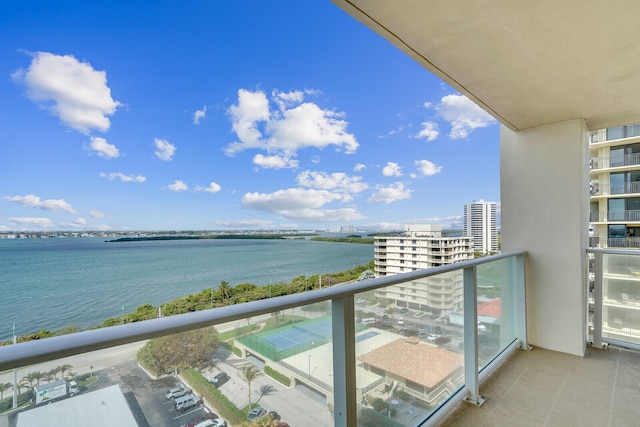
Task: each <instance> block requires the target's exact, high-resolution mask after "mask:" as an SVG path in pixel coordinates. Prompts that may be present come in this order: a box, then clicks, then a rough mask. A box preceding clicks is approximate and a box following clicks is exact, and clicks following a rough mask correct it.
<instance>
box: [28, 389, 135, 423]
mask: <svg viewBox="0 0 640 427" xmlns="http://www.w3.org/2000/svg"><path fill="white" fill-rule="evenodd" d="M88 425H90V426H92V427H113V426H118V427H138V423H137V422H136V420H135V418H134V417H133V414H132V413H131V409H129V405H128V404H127V401H126V399H125V398H124V396H123V394H122V391H120V386H118V385H113V386H111V387H106V388H103V389H100V390H96V391H93V392H91V393H86V394H80V395H77V396H74V397H71V398H68V399H63V400H58V401H53V402H51V403H48V404H44V405H42V406H38V407H36V408H34V409H31V410H28V411H25V412H21V413H20V414H18V422H17V424H16V426H17V427H36V426H37V427H47V426H50V427H59V426H64V427H85V426H88Z"/></svg>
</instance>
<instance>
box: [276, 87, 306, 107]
mask: <svg viewBox="0 0 640 427" xmlns="http://www.w3.org/2000/svg"><path fill="white" fill-rule="evenodd" d="M271 97H272V98H273V99H274V100H275V102H276V103H277V104H278V106H279V107H280V110H286V109H287V107H291V106H293V105H296V104H299V103H301V102H302V101H303V100H304V93H303V92H302V91H300V90H294V91H291V92H280V91H278V90H275V89H274V90H273V91H272V92H271Z"/></svg>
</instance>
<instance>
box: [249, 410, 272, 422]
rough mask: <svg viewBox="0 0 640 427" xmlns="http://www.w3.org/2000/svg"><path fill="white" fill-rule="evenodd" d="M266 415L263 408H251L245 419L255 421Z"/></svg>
mask: <svg viewBox="0 0 640 427" xmlns="http://www.w3.org/2000/svg"><path fill="white" fill-rule="evenodd" d="M266 413H267V410H266V409H264V408H253V409H252V410H250V411H249V415H247V418H248V419H250V420H255V419H256V418H260V417H261V416H263V415H264V414H266Z"/></svg>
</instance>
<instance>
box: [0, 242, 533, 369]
mask: <svg viewBox="0 0 640 427" xmlns="http://www.w3.org/2000/svg"><path fill="white" fill-rule="evenodd" d="M524 254H525V251H524V250H518V251H511V252H507V253H502V254H498V255H493V256H489V257H484V258H478V259H474V260H470V261H463V262H459V263H455V264H451V265H446V266H440V267H433V268H429V269H425V270H419V271H413V272H408V273H402V274H396V275H393V276H383V277H379V278H376V279H370V280H366V281H362V282H354V283H350V284H348V285H336V286H333V287H331V288H325V289H319V290H314V291H307V292H302V293H298V294H293V295H284V296H280V297H274V298H269V299H264V300H260V301H253V302H247V303H243V304H236V305H231V306H226V307H218V308H214V309H209V310H203V311H198V312H195V313H186V314H180V315H175V316H169V317H162V318H159V319H152V320H146V321H142V322H135V323H129V324H124V325H119V326H111V327H106V328H101V329H95V330H89V331H83V332H78V333H73V334H68V335H61V336H56V337H50V338H46V339H41V340H35V341H28V342H23V343H18V344H12V345H7V346H3V347H0V372H2V371H6V370H10V369H16V368H21V367H23V366H28V365H33V364H37V363H42V362H47V361H50V360H55V359H59V358H63V357H69V356H74V355H77V354H82V353H88V352H91V351H96V350H102V349H106V348H111V347H115V346H118V345H123V344H129V343H133V342H138V341H142V340H146V339H151V338H157V337H161V336H165V335H170V334H174V333H178V332H185V331H190V330H193V329H199V328H204V327H207V326H213V325H217V324H221V323H226V322H232V321H236V320H239V319H246V318H249V317H254V316H259V315H262V314H268V313H273V312H276V311H280V310H285V309H288V308H293V307H299V306H302V305H308V304H313V303H317V302H322V301H328V300H335V299H341V298H344V297H348V296H353V295H355V294H357V293H360V292H366V291H372V290H375V289H379V288H382V287H386V286H391V285H395V284H399V283H403V282H406V281H410V280H418V279H423V278H427V277H431V276H435V275H438V274H442V273H446V272H450V271H456V270H460V269H464V268H469V267H475V266H478V265H482V264H486V263H489V262H494V261H498V260H500V259H506V258H511V257H514V256H518V255H524Z"/></svg>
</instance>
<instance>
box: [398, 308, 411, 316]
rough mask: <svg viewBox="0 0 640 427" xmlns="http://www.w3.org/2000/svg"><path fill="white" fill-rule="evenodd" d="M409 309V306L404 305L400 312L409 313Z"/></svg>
mask: <svg viewBox="0 0 640 427" xmlns="http://www.w3.org/2000/svg"><path fill="white" fill-rule="evenodd" d="M408 311H409V309H408V308H407V307H402V308H401V309H400V310H398V313H402V314H404V313H407V312H408Z"/></svg>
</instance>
